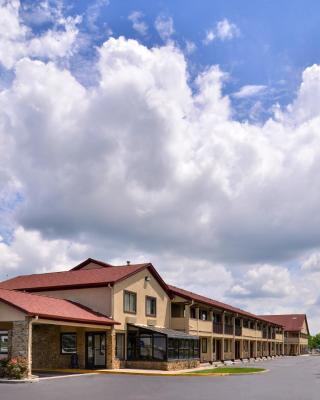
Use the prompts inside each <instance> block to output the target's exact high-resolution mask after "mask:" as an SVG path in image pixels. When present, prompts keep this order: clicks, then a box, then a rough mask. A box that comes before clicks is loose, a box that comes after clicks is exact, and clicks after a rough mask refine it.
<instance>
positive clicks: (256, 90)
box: [233, 85, 267, 99]
mask: <svg viewBox="0 0 320 400" xmlns="http://www.w3.org/2000/svg"><path fill="white" fill-rule="evenodd" d="M266 89H267V86H266V85H245V86H242V87H241V88H240V90H239V91H238V92H235V93H233V97H235V98H237V99H243V98H247V97H253V96H257V95H259V94H262V93H264V92H265V91H266Z"/></svg>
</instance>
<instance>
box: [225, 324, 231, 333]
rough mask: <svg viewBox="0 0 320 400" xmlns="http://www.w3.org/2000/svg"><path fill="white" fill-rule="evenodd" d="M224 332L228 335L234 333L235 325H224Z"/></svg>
mask: <svg viewBox="0 0 320 400" xmlns="http://www.w3.org/2000/svg"><path fill="white" fill-rule="evenodd" d="M224 333H225V334H226V335H233V325H229V324H225V325H224Z"/></svg>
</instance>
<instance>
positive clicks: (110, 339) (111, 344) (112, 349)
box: [106, 327, 120, 369]
mask: <svg viewBox="0 0 320 400" xmlns="http://www.w3.org/2000/svg"><path fill="white" fill-rule="evenodd" d="M106 336H107V362H106V364H107V368H108V369H115V368H119V367H120V365H119V360H117V359H116V332H115V330H114V328H113V327H112V328H111V329H110V330H108V331H107V333H106Z"/></svg>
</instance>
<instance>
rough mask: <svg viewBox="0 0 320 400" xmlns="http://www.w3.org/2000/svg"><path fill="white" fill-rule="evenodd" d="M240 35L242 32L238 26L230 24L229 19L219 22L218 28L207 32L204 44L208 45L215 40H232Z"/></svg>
mask: <svg viewBox="0 0 320 400" xmlns="http://www.w3.org/2000/svg"><path fill="white" fill-rule="evenodd" d="M239 35H240V30H239V28H238V27H237V25H236V24H234V23H232V22H230V21H229V20H228V19H226V18H225V19H223V20H221V21H218V22H217V24H216V26H215V27H214V28H212V29H209V30H207V31H206V36H205V38H204V40H203V43H204V44H206V45H208V44H210V43H211V42H213V41H214V40H222V41H225V40H231V39H233V38H235V37H237V36H239Z"/></svg>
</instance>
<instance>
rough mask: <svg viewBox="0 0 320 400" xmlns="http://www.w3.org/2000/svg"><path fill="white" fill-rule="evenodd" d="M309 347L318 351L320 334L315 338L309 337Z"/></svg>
mask: <svg viewBox="0 0 320 400" xmlns="http://www.w3.org/2000/svg"><path fill="white" fill-rule="evenodd" d="M308 346H309V349H317V348H320V333H318V334H317V335H315V336H311V335H310V336H309V338H308Z"/></svg>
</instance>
